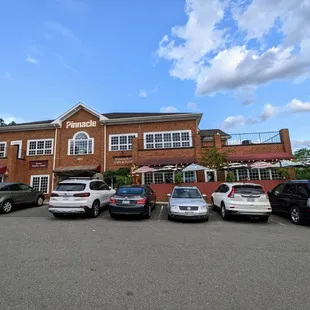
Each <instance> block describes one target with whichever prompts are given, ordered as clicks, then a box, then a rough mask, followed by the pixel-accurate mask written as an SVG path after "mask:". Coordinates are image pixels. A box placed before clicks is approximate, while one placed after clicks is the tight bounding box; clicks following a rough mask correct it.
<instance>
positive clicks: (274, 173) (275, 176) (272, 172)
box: [271, 169, 281, 180]
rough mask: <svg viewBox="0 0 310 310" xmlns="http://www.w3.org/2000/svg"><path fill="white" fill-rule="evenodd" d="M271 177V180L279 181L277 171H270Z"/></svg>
mask: <svg viewBox="0 0 310 310" xmlns="http://www.w3.org/2000/svg"><path fill="white" fill-rule="evenodd" d="M271 176H272V179H273V180H280V179H281V177H280V176H279V169H271Z"/></svg>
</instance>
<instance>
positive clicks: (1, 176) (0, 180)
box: [0, 174, 4, 183]
mask: <svg viewBox="0 0 310 310" xmlns="http://www.w3.org/2000/svg"><path fill="white" fill-rule="evenodd" d="M1 182H4V175H3V174H0V183H1Z"/></svg>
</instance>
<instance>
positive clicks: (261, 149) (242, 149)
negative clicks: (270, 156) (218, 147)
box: [222, 143, 285, 155]
mask: <svg viewBox="0 0 310 310" xmlns="http://www.w3.org/2000/svg"><path fill="white" fill-rule="evenodd" d="M222 150H223V151H224V152H230V154H231V155H235V154H256V153H278V152H285V150H284V146H283V144H281V143H278V144H255V145H233V146H223V148H222Z"/></svg>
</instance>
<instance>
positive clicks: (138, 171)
mask: <svg viewBox="0 0 310 310" xmlns="http://www.w3.org/2000/svg"><path fill="white" fill-rule="evenodd" d="M154 171H158V170H157V169H154V168H151V167H149V166H143V167H140V168H138V169H136V170H134V171H133V172H132V173H147V172H154Z"/></svg>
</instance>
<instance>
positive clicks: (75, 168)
mask: <svg viewBox="0 0 310 310" xmlns="http://www.w3.org/2000/svg"><path fill="white" fill-rule="evenodd" d="M88 171H90V172H99V171H100V166H99V165H85V166H63V167H58V168H56V169H54V171H53V172H56V173H65V172H88Z"/></svg>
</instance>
